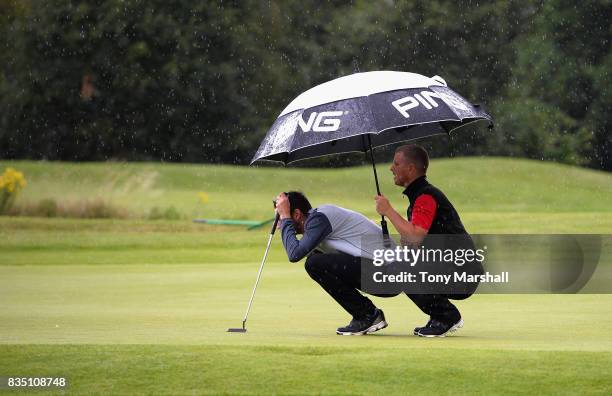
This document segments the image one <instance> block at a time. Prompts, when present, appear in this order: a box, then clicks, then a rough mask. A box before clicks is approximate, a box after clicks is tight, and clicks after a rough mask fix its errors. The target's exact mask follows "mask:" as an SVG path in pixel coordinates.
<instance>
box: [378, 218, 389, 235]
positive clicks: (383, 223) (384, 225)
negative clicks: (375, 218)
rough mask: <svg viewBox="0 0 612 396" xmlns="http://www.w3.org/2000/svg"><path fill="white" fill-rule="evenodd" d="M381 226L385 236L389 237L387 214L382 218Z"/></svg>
mask: <svg viewBox="0 0 612 396" xmlns="http://www.w3.org/2000/svg"><path fill="white" fill-rule="evenodd" d="M380 228H382V232H383V235H384V236H385V237H387V238H388V237H389V228H387V220H385V216H383V217H382V220H380Z"/></svg>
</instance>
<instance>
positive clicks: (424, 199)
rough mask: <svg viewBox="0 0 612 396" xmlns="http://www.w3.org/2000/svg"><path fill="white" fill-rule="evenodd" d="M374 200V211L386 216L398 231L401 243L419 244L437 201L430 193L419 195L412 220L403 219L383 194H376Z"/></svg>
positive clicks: (429, 222) (433, 214)
mask: <svg viewBox="0 0 612 396" xmlns="http://www.w3.org/2000/svg"><path fill="white" fill-rule="evenodd" d="M375 200H376V211H377V212H378V213H379V214H381V215H383V216H386V217H387V218H388V219H389V221H391V223H392V224H393V226H394V227H395V229H396V230H397V232H399V234H400V236H401V238H402V243H404V242H407V243H408V244H411V245H418V244H420V243H421V242H422V241H423V239H425V236H426V235H427V233H428V232H429V228H430V227H431V223H432V222H433V218H434V216H435V214H436V209H437V203H436V201H435V200H434V199H433V197H431V196H430V195H422V196H420V197H419V198H418V199H417V200H416V202H415V203H414V208H413V215H412V217H413V219H412V222H410V221H408V220H406V219H404V218H403V217H402V215H400V214H399V213H398V212H397V211H396V210H395V209H394V208H393V207H392V206H391V203H389V200H388V199H387V198H386V197H384V196H383V195H378V196H376V198H375Z"/></svg>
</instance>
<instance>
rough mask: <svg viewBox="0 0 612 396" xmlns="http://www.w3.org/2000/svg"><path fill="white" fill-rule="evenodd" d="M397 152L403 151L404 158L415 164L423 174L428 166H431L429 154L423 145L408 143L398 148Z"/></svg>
mask: <svg viewBox="0 0 612 396" xmlns="http://www.w3.org/2000/svg"><path fill="white" fill-rule="evenodd" d="M395 152H396V153H402V154H403V155H404V159H405V160H406V161H407V162H408V163H410V164H414V166H416V168H417V169H418V170H420V171H421V172H423V174H425V173H426V172H427V168H428V167H429V156H428V155H427V151H426V150H425V149H424V148H423V147H421V146H418V145H416V144H406V145H404V146H400V147H398V148H396V149H395Z"/></svg>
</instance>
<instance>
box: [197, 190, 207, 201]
mask: <svg viewBox="0 0 612 396" xmlns="http://www.w3.org/2000/svg"><path fill="white" fill-rule="evenodd" d="M198 196H199V197H200V201H201V202H202V203H207V202H208V194H206V193H205V192H202V191H200V192H199V193H198Z"/></svg>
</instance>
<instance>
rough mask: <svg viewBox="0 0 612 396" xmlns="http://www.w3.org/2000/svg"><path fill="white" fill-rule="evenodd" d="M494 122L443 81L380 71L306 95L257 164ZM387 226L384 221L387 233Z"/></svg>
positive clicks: (289, 110) (287, 112)
mask: <svg viewBox="0 0 612 396" xmlns="http://www.w3.org/2000/svg"><path fill="white" fill-rule="evenodd" d="M476 121H484V122H487V123H488V124H489V127H492V126H493V119H492V118H491V116H490V115H489V114H487V113H486V112H485V111H484V110H483V109H481V108H480V107H479V106H478V105H473V104H471V103H470V102H469V101H467V100H466V99H464V98H463V97H462V96H460V95H458V94H457V93H456V92H454V91H453V90H451V89H450V88H449V87H448V86H447V85H446V82H445V81H444V80H443V79H442V78H441V77H439V76H434V77H431V78H429V77H425V76H422V75H420V74H415V73H405V72H395V71H375V72H365V73H355V74H351V75H349V76H345V77H340V78H337V79H335V80H332V81H328V82H326V83H323V84H321V85H317V86H316V87H314V88H311V89H309V90H308V91H305V92H304V93H302V94H301V95H299V96H298V97H297V98H295V99H294V100H293V101H292V102H291V103H289V105H288V106H287V107H286V108H285V109H284V110H283V111H282V112H281V113H280V115H279V116H278V118H277V119H276V121H275V122H274V124H273V125H272V127H271V128H270V130H269V131H268V133H267V134H266V137H265V138H264V140H263V142H262V143H261V145H260V146H259V149H258V150H257V153H255V156H254V157H253V159H252V160H251V164H253V163H255V162H256V161H276V162H282V163H283V164H289V163H291V162H295V161H299V160H303V159H308V158H315V157H321V156H325V155H330V154H339V153H348V152H364V153H365V152H367V151H370V153H371V159H372V166H373V169H374V179H375V182H376V190H377V192H378V194H380V188H379V186H378V177H377V175H376V167H375V161H374V153H373V148H376V147H381V146H385V145H388V144H393V143H398V142H403V141H408V140H414V139H419V138H423V137H427V136H432V135H438V134H449V133H450V132H451V131H453V130H454V129H457V128H459V127H462V126H464V125H466V124H468V123H472V122H476ZM385 228H386V226H385V225H384V217H383V229H385Z"/></svg>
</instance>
